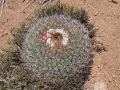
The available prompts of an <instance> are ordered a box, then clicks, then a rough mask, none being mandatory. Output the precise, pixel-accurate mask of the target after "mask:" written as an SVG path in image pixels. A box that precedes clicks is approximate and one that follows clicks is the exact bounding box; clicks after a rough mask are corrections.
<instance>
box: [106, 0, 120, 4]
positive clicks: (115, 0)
mask: <svg viewBox="0 0 120 90" xmlns="http://www.w3.org/2000/svg"><path fill="white" fill-rule="evenodd" d="M108 1H109V2H112V3H115V4H118V1H117V0H108Z"/></svg>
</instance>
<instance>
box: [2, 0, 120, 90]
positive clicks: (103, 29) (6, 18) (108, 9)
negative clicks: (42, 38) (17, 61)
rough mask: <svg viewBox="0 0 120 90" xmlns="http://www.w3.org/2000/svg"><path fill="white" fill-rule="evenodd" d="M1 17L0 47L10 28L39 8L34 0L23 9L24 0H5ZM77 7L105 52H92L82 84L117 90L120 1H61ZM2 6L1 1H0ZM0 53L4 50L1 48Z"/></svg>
mask: <svg viewBox="0 0 120 90" xmlns="http://www.w3.org/2000/svg"><path fill="white" fill-rule="evenodd" d="M5 1H6V2H5V5H4V10H3V14H2V17H1V18H0V48H1V49H2V48H8V47H9V45H8V44H7V41H8V40H9V38H11V34H10V29H11V28H13V27H17V26H19V25H20V23H21V22H23V21H24V20H25V19H26V18H28V17H30V15H31V13H33V11H34V10H35V9H36V8H37V7H38V4H37V3H38V1H37V0H36V1H35V2H34V3H33V4H32V5H30V6H29V7H28V8H26V9H25V10H23V8H22V7H25V6H26V4H25V2H23V1H24V0H5ZM61 2H62V3H64V4H67V5H70V6H74V7H77V8H81V7H83V8H84V9H85V10H86V11H87V12H88V14H89V16H90V21H91V22H92V23H94V24H95V26H96V27H97V28H98V32H97V35H96V37H95V40H96V41H98V42H101V43H103V45H104V46H105V47H106V50H107V51H103V52H101V53H94V54H95V55H94V64H93V68H92V71H91V75H90V77H89V79H88V81H86V83H85V87H86V88H87V90H120V67H119V65H120V0H61ZM0 8H1V4H0ZM0 53H3V52H2V50H0Z"/></svg>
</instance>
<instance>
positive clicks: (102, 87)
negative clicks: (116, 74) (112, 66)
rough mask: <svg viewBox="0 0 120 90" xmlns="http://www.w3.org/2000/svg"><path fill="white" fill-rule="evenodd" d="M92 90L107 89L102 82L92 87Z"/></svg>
mask: <svg viewBox="0 0 120 90" xmlns="http://www.w3.org/2000/svg"><path fill="white" fill-rule="evenodd" d="M94 90H107V88H106V85H105V84H104V83H103V82H97V83H95V85H94Z"/></svg>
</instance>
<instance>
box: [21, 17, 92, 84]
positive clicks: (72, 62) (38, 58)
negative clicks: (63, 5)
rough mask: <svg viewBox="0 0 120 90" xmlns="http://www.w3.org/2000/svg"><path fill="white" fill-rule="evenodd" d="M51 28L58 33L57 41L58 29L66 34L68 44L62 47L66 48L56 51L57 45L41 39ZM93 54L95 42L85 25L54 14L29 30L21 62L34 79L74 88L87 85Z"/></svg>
mask: <svg viewBox="0 0 120 90" xmlns="http://www.w3.org/2000/svg"><path fill="white" fill-rule="evenodd" d="M51 29H53V30H54V31H53V32H54V33H56V32H57V34H56V36H54V35H53V37H54V38H56V37H60V35H61V33H59V32H58V31H57V29H61V30H63V31H64V32H66V34H67V35H68V37H67V39H68V42H67V44H66V46H64V45H62V46H63V47H64V48H59V47H57V49H54V47H56V46H55V45H54V46H53V47H51V46H48V45H47V44H46V43H47V41H45V42H43V41H42V40H41V35H42V34H43V33H47V32H49V31H50V30H51ZM53 32H52V33H53ZM58 33H59V35H58ZM61 37H64V35H63V36H62V35H61ZM57 42H59V43H60V42H61V41H59V40H58V41H57ZM59 43H58V44H59ZM59 45H60V44H59ZM91 53H92V39H91V38H89V32H88V30H87V28H85V25H83V24H81V23H80V22H79V21H78V20H74V19H72V18H71V17H70V16H65V15H52V16H47V17H44V18H40V19H39V20H38V21H37V22H36V23H34V25H33V26H32V27H31V28H30V29H29V30H28V33H27V34H26V37H25V39H24V41H23V47H22V51H21V61H22V62H23V63H22V67H23V69H24V70H25V71H26V72H29V71H30V74H28V76H29V77H30V79H31V80H40V81H41V82H43V83H45V84H50V85H65V84H69V85H71V84H72V85H74V84H76V83H84V79H86V76H85V75H87V74H88V73H89V69H90V65H91V64H90V63H91V61H92V58H91V55H92V54H91Z"/></svg>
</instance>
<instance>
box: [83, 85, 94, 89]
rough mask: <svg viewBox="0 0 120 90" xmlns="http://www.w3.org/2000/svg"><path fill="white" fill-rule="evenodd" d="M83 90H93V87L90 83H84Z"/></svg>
mask: <svg viewBox="0 0 120 90" xmlns="http://www.w3.org/2000/svg"><path fill="white" fill-rule="evenodd" d="M85 90H93V87H92V86H91V85H86V86H85Z"/></svg>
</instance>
